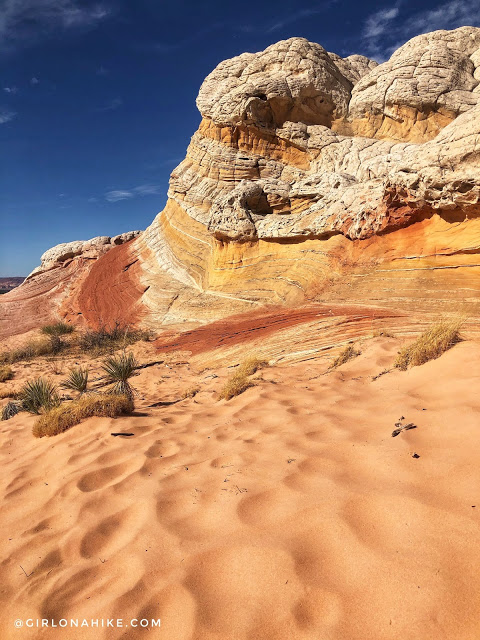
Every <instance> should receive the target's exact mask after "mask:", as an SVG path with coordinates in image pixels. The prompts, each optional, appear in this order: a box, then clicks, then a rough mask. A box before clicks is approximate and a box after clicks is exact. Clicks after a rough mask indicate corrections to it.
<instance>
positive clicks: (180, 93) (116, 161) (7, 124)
mask: <svg viewBox="0 0 480 640" xmlns="http://www.w3.org/2000/svg"><path fill="white" fill-rule="evenodd" d="M248 7H250V9H251V10H250V13H249V11H248ZM465 24H470V25H474V26H480V0H447V1H446V2H430V1H422V2H418V1H416V2H415V1H411V0H400V1H398V2H395V3H388V2H386V3H383V4H382V3H378V2H372V1H362V2H358V1H355V2H354V1H353V0H350V1H346V2H342V1H341V0H329V1H328V0H327V1H325V2H321V1H318V0H317V1H315V2H314V1H311V0H305V1H303V0H275V1H270V0H259V1H258V2H256V3H254V4H253V5H239V4H238V3H233V2H231V3H228V2H225V0H222V1H220V0H202V1H201V2H200V1H199V0H195V1H194V0H188V1H187V0H176V1H175V2H171V0H166V1H163V0H124V1H122V0H110V1H109V0H104V1H94V2H89V1H84V0H83V1H80V0H0V56H1V57H2V62H3V64H2V69H3V72H2V76H1V78H2V79H1V86H0V149H1V151H0V153H1V154H2V158H1V172H0V216H1V220H0V221H1V235H0V238H1V241H0V276H19V275H27V273H29V272H30V271H31V270H32V269H33V267H35V266H36V265H37V264H38V263H39V260H40V255H41V254H42V253H43V252H44V251H45V250H46V249H48V248H49V247H51V246H53V245H55V244H58V243H59V242H68V241H71V240H79V239H88V238H90V237H93V236H97V235H116V234H118V233H122V232H124V231H128V230H131V229H144V228H145V227H146V226H148V224H150V222H151V221H152V220H153V218H154V216H155V215H156V214H157V213H158V212H159V211H160V210H161V209H162V208H163V206H164V204H165V200H166V190H167V185H168V178H169V174H170V172H171V171H172V169H173V168H174V167H175V166H176V165H177V164H178V163H179V162H180V160H181V159H182V158H183V157H184V154H185V149H186V147H187V144H188V142H189V139H190V136H191V135H192V134H193V133H194V131H195V129H196V128H197V126H198V123H199V121H200V116H199V113H198V112H197V110H196V107H195V98H196V96H197V93H198V89H199V87H200V84H201V82H202V80H203V79H204V77H205V76H206V75H207V74H208V73H209V72H210V71H211V70H212V69H213V68H214V67H215V66H216V65H217V64H218V63H219V62H220V61H221V60H223V59H225V58H229V57H232V56H235V55H238V54H239V53H242V52H243V51H260V50H262V49H264V48H265V47H266V46H268V45H269V44H272V43H273V42H276V41H278V40H282V39H285V38H289V37H292V36H302V37H306V38H308V39H309V40H313V41H315V42H319V43H320V44H322V45H323V46H324V47H325V48H326V49H328V50H329V51H334V52H336V53H338V54H340V55H342V56H346V55H349V54H351V53H363V54H365V55H369V56H370V57H374V58H376V59H378V60H379V61H382V60H384V59H386V58H388V56H389V55H390V53H391V51H392V50H394V49H395V48H396V47H397V46H399V45H401V44H403V43H404V42H405V41H407V40H408V39H409V38H411V37H413V36H415V35H417V34H418V33H422V32H425V31H431V30H434V29H442V28H445V29H450V28H455V27H457V26H461V25H465Z"/></svg>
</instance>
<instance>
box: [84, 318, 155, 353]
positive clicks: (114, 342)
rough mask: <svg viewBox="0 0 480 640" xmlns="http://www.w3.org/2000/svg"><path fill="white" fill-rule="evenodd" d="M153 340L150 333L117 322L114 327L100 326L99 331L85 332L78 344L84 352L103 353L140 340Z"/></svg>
mask: <svg viewBox="0 0 480 640" xmlns="http://www.w3.org/2000/svg"><path fill="white" fill-rule="evenodd" d="M152 338H153V335H152V333H151V332H150V331H146V330H143V329H131V328H130V327H129V326H128V325H122V324H121V323H119V322H116V323H115V324H114V325H113V326H112V327H106V326H104V325H103V326H100V327H99V328H98V329H90V330H88V331H85V332H84V333H83V334H82V335H81V336H80V338H79V341H78V344H79V346H80V349H81V350H82V351H94V352H98V353H102V352H105V351H112V350H113V351H114V350H116V349H121V348H125V347H127V346H129V345H131V344H134V343H135V342H139V341H140V340H145V341H149V340H151V339H152Z"/></svg>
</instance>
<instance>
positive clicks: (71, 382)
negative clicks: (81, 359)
mask: <svg viewBox="0 0 480 640" xmlns="http://www.w3.org/2000/svg"><path fill="white" fill-rule="evenodd" d="M87 385H88V369H87V368H82V367H78V368H74V369H71V371H70V374H69V376H68V378H67V379H66V380H64V381H63V382H62V383H61V385H60V386H61V388H62V389H70V390H71V391H78V393H79V394H80V395H81V394H82V393H85V391H86V390H87Z"/></svg>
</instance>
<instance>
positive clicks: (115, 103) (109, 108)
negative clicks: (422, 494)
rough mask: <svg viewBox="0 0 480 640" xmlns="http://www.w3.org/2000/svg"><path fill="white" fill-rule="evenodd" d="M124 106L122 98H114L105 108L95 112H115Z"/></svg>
mask: <svg viewBox="0 0 480 640" xmlns="http://www.w3.org/2000/svg"><path fill="white" fill-rule="evenodd" d="M122 104H123V100H122V98H113V100H110V102H109V103H108V104H106V105H105V106H103V107H99V108H98V109H95V111H96V112H97V113H104V112H105V111H115V110H116V109H118V108H119V107H121V106H122Z"/></svg>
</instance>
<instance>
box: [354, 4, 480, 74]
mask: <svg viewBox="0 0 480 640" xmlns="http://www.w3.org/2000/svg"><path fill="white" fill-rule="evenodd" d="M462 26H471V27H475V26H480V0H448V1H447V2H443V3H440V4H438V5H437V6H436V7H433V8H432V9H427V10H420V11H416V12H415V11H410V12H409V13H408V15H402V11H401V2H400V1H399V2H397V3H396V4H394V5H390V6H386V7H384V8H383V9H380V10H379V11H376V12H375V13H373V14H371V15H370V16H368V17H367V19H366V20H365V23H364V26H363V30H362V41H363V48H364V51H365V53H366V54H367V55H369V56H371V57H374V58H375V59H376V60H378V61H379V62H383V61H384V60H386V59H388V58H389V57H390V55H391V54H392V53H393V52H394V51H395V50H396V49H398V47H400V46H401V45H402V44H404V43H405V42H407V41H408V40H410V39H411V38H413V37H415V36H417V35H420V34H422V33H427V32H429V31H437V30H438V29H456V28H457V27H462Z"/></svg>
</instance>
